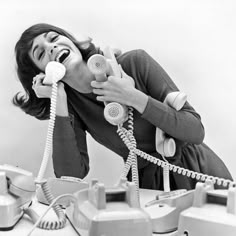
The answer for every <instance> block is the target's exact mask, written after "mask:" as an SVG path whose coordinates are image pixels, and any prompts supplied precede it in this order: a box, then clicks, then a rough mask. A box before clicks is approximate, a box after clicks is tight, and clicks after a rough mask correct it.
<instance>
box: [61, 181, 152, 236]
mask: <svg viewBox="0 0 236 236" xmlns="http://www.w3.org/2000/svg"><path fill="white" fill-rule="evenodd" d="M75 196H76V198H77V204H76V206H74V205H72V204H71V206H70V207H68V208H67V209H66V214H67V216H68V218H69V220H70V222H71V224H72V225H73V226H74V228H75V229H76V231H77V232H78V233H79V235H82V236H85V235H86V236H87V235H88V236H101V235H109V236H130V235H135V236H144V235H145V236H151V235H152V225H151V219H150V216H149V215H148V214H147V213H146V212H145V211H144V210H143V209H141V208H140V205H139V200H138V198H137V192H136V185H135V184H134V183H132V182H127V181H126V180H125V179H121V180H120V182H119V184H118V186H116V187H114V188H105V186H104V184H102V183H99V182H98V181H97V180H93V181H92V182H91V186H90V188H88V189H86V190H81V191H79V192H77V193H75Z"/></svg>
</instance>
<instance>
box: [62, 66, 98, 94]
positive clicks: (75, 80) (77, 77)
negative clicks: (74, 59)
mask: <svg viewBox="0 0 236 236" xmlns="http://www.w3.org/2000/svg"><path fill="white" fill-rule="evenodd" d="M68 77H69V78H68V79H67V80H66V81H65V82H66V83H67V84H68V85H69V86H70V87H72V88H73V89H75V90H77V91H78V92H80V93H91V92H92V87H91V85H90V83H91V81H93V80H95V77H94V75H93V74H92V73H91V72H90V71H89V69H88V67H87V64H86V63H85V62H83V63H80V64H79V65H78V66H77V67H76V68H75V70H74V71H73V73H71V75H69V76H68Z"/></svg>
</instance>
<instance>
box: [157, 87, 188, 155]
mask: <svg viewBox="0 0 236 236" xmlns="http://www.w3.org/2000/svg"><path fill="white" fill-rule="evenodd" d="M186 101H187V96H186V94H184V93H182V92H178V91H176V92H171V93H169V94H167V96H166V98H165V100H164V102H163V103H164V104H167V105H168V106H170V107H172V108H174V109H175V110H177V111H179V110H180V109H181V108H182V107H183V105H184V103H185V102H186ZM156 150H157V152H158V153H160V154H161V155H163V156H165V157H172V156H174V154H175V151H176V146H175V141H174V139H173V138H167V137H166V135H165V133H164V132H163V131H162V130H161V129H159V128H156Z"/></svg>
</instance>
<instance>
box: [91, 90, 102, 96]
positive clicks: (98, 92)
mask: <svg viewBox="0 0 236 236" xmlns="http://www.w3.org/2000/svg"><path fill="white" fill-rule="evenodd" d="M93 93H95V94H97V95H104V90H103V89H93Z"/></svg>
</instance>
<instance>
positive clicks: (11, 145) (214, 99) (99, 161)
mask: <svg viewBox="0 0 236 236" xmlns="http://www.w3.org/2000/svg"><path fill="white" fill-rule="evenodd" d="M0 8H1V14H0V32H1V40H0V49H1V52H0V73H1V74H0V80H1V83H0V84H1V86H0V109H1V110H0V111H1V115H0V164H4V163H7V164H12V165H17V166H19V167H22V168H25V169H27V170H29V171H32V172H33V173H34V174H35V175H37V173H38V170H39V166H40V163H41V159H42V155H43V150H44V144H45V137H46V130H47V124H48V122H47V121H39V120H36V119H35V118H33V117H30V116H28V115H25V114H24V113H23V112H22V111H21V110H20V109H19V108H16V107H14V106H13V105H12V104H11V99H12V97H13V96H14V95H15V94H16V92H18V91H22V87H21V85H20V83H19V82H18V80H17V76H16V73H15V59H14V46H15V43H16V41H17V40H18V39H19V37H20V35H21V33H22V32H23V31H24V30H25V29H26V28H28V27H29V26H31V25H33V24H35V23H40V22H44V23H50V24H54V25H56V26H59V27H61V28H64V29H65V30H67V31H69V32H71V33H72V34H73V35H74V36H77V35H80V34H83V35H89V36H90V37H92V38H93V40H94V43H95V44H96V45H99V46H101V47H105V46H106V45H110V46H112V47H118V48H120V49H121V50H122V51H127V50H132V49H137V48H142V49H144V50H146V51H147V52H148V53H149V54H150V55H151V56H152V57H154V58H155V59H156V60H157V61H158V62H159V63H160V64H161V65H162V67H163V68H164V69H165V70H166V72H167V73H168V74H169V75H170V76H171V78H172V79H173V80H174V81H175V83H176V84H177V86H178V87H179V89H180V90H181V91H183V92H185V93H186V94H187V95H188V100H189V102H190V103H191V105H192V106H193V107H194V108H195V109H196V110H197V112H198V113H199V114H200V115H201V117H202V122H203V124H204V127H205V131H206V137H205V140H204V141H205V143H207V144H208V145H209V146H210V147H211V148H212V149H213V150H214V151H215V152H216V153H217V154H218V155H219V156H220V157H221V158H222V159H223V160H224V162H225V163H226V165H227V166H228V168H229V169H230V171H231V172H232V174H233V176H234V178H235V177H236V155H235V147H236V139H235V131H236V121H235V115H236V111H235V109H236V108H235V107H236V106H235V102H236V93H235V85H236V82H235V77H236V76H235V74H236V73H235V69H236V14H235V12H236V4H235V1H234V0H225V1H223V0H198V1H196V0H195V1H194V0H146V1H144V0H119V1H118V0H117V1H115V0H100V1H89V0H87V1H84V0H83V1H81V0H67V1H65V0H63V1H60V0H50V1H48V0H37V1H33V0H21V1H18V0H8V1H5V0H2V1H1V3H0ZM88 143H89V154H90V159H91V171H90V173H89V176H88V177H87V179H90V178H92V177H98V179H99V180H101V181H103V182H105V183H106V184H109V185H110V184H113V183H114V182H116V181H117V179H118V177H119V176H120V173H121V169H122V161H121V158H120V157H119V156H117V155H115V154H114V153H112V152H111V151H109V150H107V149H105V148H104V147H102V146H100V145H99V144H97V143H96V142H95V141H93V140H92V138H91V137H90V136H89V137H88ZM46 175H47V176H51V175H53V170H52V165H51V163H50V165H49V167H48V171H47V174H46Z"/></svg>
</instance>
